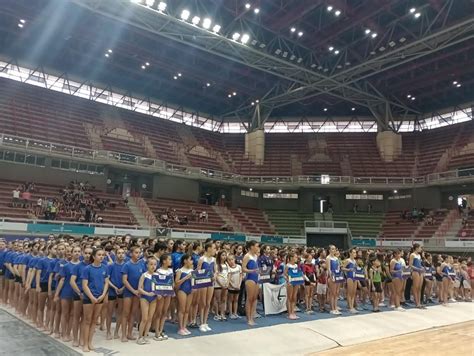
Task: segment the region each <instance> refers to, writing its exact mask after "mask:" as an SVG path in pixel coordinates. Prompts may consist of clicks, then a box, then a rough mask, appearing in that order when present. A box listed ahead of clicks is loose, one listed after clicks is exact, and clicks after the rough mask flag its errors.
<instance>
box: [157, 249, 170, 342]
mask: <svg viewBox="0 0 474 356" xmlns="http://www.w3.org/2000/svg"><path fill="white" fill-rule="evenodd" d="M171 266H172V261H171V256H170V255H169V254H164V255H162V256H161V257H160V268H158V269H157V270H156V273H157V275H158V276H157V277H158V278H169V277H170V276H171V279H173V269H172V268H171ZM170 302H171V296H160V297H159V298H158V301H157V304H156V312H155V313H156V314H155V336H154V337H153V339H154V340H155V341H163V340H168V335H166V334H165V333H164V327H165V321H166V318H167V316H168V311H169V307H170Z"/></svg>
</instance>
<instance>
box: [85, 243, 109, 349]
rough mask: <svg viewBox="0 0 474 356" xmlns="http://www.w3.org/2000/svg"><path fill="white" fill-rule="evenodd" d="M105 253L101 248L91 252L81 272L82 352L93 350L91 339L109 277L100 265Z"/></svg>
mask: <svg viewBox="0 0 474 356" xmlns="http://www.w3.org/2000/svg"><path fill="white" fill-rule="evenodd" d="M104 256H105V252H104V250H103V249H101V248H97V249H95V250H93V251H92V255H91V260H90V262H91V263H90V264H88V265H87V266H86V267H85V268H84V270H83V271H82V275H81V280H82V290H83V291H84V299H83V313H84V321H83V323H84V328H83V329H84V347H83V349H82V350H83V351H84V352H89V351H91V350H94V347H93V346H92V338H93V337H94V332H95V326H96V323H97V319H98V318H99V315H100V313H101V310H102V303H103V302H104V299H105V297H106V296H107V291H108V288H109V276H108V274H107V267H106V266H104V265H103V264H102V261H103V259H104Z"/></svg>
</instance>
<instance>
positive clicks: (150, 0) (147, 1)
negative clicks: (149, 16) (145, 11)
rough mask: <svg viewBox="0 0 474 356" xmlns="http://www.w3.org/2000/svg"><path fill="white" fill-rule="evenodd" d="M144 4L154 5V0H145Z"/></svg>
mask: <svg viewBox="0 0 474 356" xmlns="http://www.w3.org/2000/svg"><path fill="white" fill-rule="evenodd" d="M145 4H146V6H149V7H152V6H153V5H155V0H146V1H145Z"/></svg>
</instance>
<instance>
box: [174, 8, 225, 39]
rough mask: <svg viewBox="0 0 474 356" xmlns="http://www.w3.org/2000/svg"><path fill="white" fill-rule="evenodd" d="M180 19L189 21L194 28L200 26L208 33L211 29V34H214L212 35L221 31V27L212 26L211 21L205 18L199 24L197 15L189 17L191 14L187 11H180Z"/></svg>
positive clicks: (199, 19)
mask: <svg viewBox="0 0 474 356" xmlns="http://www.w3.org/2000/svg"><path fill="white" fill-rule="evenodd" d="M180 18H181V20H183V21H188V20H191V23H192V24H193V25H194V26H198V25H199V24H201V26H202V28H204V29H205V30H209V31H210V30H211V28H212V32H214V33H218V32H219V31H220V30H221V26H220V25H218V24H214V26H212V20H211V19H210V18H208V17H205V18H204V19H203V20H202V22H201V18H200V17H199V16H197V15H196V16H193V17H191V12H190V11H189V10H187V9H184V10H183V11H181V15H180Z"/></svg>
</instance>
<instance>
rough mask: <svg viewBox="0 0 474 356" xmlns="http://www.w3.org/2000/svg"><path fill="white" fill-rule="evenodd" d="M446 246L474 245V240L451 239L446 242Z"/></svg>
mask: <svg viewBox="0 0 474 356" xmlns="http://www.w3.org/2000/svg"><path fill="white" fill-rule="evenodd" d="M444 245H445V246H446V247H474V240H471V241H449V240H446V241H445V242H444Z"/></svg>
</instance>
